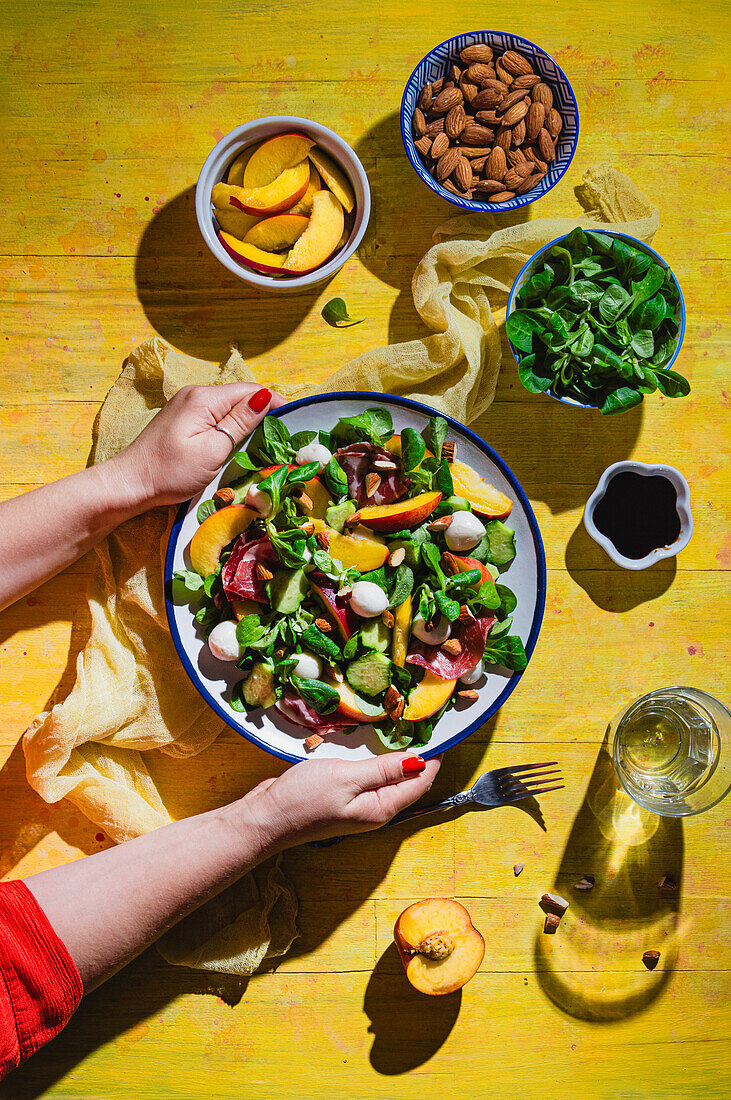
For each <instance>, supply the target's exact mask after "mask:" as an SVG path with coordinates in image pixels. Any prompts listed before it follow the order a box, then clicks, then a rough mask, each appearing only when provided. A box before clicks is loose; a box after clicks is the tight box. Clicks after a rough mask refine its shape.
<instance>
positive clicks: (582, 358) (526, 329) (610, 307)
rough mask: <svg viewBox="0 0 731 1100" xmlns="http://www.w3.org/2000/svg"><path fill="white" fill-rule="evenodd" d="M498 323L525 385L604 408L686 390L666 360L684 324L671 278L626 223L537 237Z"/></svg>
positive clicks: (571, 401)
mask: <svg viewBox="0 0 731 1100" xmlns="http://www.w3.org/2000/svg"><path fill="white" fill-rule="evenodd" d="M506 331H507V336H508V340H509V342H510V347H511V350H512V352H513V355H514V356H515V359H516V361H517V363H518V374H519V376H520V380H521V382H522V383H523V385H524V386H525V388H526V389H527V390H528V391H529V392H530V393H545V394H547V395H548V396H549V397H553V398H555V399H556V400H557V401H562V402H563V403H564V404H567V405H575V406H578V407H580V408H586V409H598V410H599V411H600V412H602V413H605V414H607V413H618V412H624V411H626V410H627V409H631V408H633V407H634V406H635V405H639V404H640V402H641V401H642V400H643V399H644V397H645V394H650V393H654V392H655V391H656V390H657V391H659V392H660V393H661V394H663V395H664V396H665V397H685V396H687V394H688V393H689V392H690V384H689V383H688V381H687V379H686V378H684V377H683V375H681V374H679V373H678V372H677V371H674V370H672V369H671V368H672V365H673V363H674V362H675V360H676V359H677V357H678V353H679V352H680V347H681V344H682V342H683V336H684V334H685V303H684V301H683V295H682V292H681V290H680V285H679V283H678V280H677V279H676V278H675V275H674V274H673V272H672V271H671V270H670V267H669V266H668V264H667V263H666V262H665V260H663V258H662V257H661V256H659V255H658V254H657V252H655V251H654V249H652V248H650V246H649V245H647V244H645V243H644V242H643V241H639V240H636V239H635V238H634V237H629V236H627V234H625V233H615V232H612V231H611V230H608V229H587V230H584V229H580V228H579V229H574V230H572V232H571V233H568V234H567V235H566V236H564V237H557V238H556V240H555V241H550V242H549V243H548V244H547V245H544V246H543V248H541V249H540V250H539V251H538V252H536V254H535V256H532V257H531V259H530V260H529V261H528V263H527V264H525V266H524V267H523V268H522V270H521V271H520V272H519V274H518V277H517V278H516V280H515V282H514V283H513V287H512V290H511V291H510V297H509V298H508V308H507V320H506Z"/></svg>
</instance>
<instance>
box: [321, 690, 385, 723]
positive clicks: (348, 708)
mask: <svg viewBox="0 0 731 1100" xmlns="http://www.w3.org/2000/svg"><path fill="white" fill-rule="evenodd" d="M332 686H333V687H334V688H335V690H336V691H337V692H338V694H339V695H340V703H339V705H338V708H337V710H336V711H335V713H336V714H337V716H338V717H339V718H353V719H357V721H358V722H380V721H381V720H382V719H383V718H385V717H386V712H385V710H381V708H380V707H377V706H375V705H373V706H370V707H368V710H364V709H363V707H362V706H361V704H360V703H359V702H358V700H357V699H356V697H355V695H354V694H353V689H352V688H351V687H350V685H349V684H347V683H346V682H345V681H344V680H343V682H342V683H341V684H333V685H332ZM366 706H367V704H366Z"/></svg>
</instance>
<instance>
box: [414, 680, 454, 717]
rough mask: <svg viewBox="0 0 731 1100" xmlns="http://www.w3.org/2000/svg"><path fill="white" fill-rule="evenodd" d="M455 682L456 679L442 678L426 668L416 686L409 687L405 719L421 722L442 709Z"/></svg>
mask: <svg viewBox="0 0 731 1100" xmlns="http://www.w3.org/2000/svg"><path fill="white" fill-rule="evenodd" d="M456 683H457V681H456V680H443V679H442V678H441V676H437V675H436V673H434V672H431V671H430V670H429V669H427V670H426V672H425V673H424V676H423V678H422V679H421V680H420V681H419V683H418V684H417V685H416V687H414V688H412V689H411V692H410V694H409V701H408V703H407V704H406V709H405V710H404V718H405V719H406V721H407V722H421V720H422V719H423V718H431V716H432V714H436V713H437V711H438V710H441V709H442V707H443V706H444V704H445V703H446V701H447V699H448V698H449V696H450V695H451V694H452V692H453V691H454V687H455V684H456Z"/></svg>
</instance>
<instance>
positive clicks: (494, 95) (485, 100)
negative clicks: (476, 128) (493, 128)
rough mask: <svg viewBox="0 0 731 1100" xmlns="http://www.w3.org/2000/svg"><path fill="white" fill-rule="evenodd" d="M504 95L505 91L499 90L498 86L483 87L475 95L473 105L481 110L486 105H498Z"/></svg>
mask: <svg viewBox="0 0 731 1100" xmlns="http://www.w3.org/2000/svg"><path fill="white" fill-rule="evenodd" d="M503 96H504V92H499V91H498V90H497V88H482V89H481V90H480V91H479V92H478V93H477V95H476V96H475V98H474V100H473V103H472V106H473V107H476V108H477V109H478V110H480V111H481V110H483V109H484V108H486V107H488V108H489V107H497V106H498V104H499V103H500V102H501V101H502V99H503Z"/></svg>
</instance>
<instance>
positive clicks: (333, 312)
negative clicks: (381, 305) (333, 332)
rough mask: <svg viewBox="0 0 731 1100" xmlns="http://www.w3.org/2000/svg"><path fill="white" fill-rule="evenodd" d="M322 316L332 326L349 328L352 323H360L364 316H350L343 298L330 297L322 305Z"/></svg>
mask: <svg viewBox="0 0 731 1100" xmlns="http://www.w3.org/2000/svg"><path fill="white" fill-rule="evenodd" d="M322 318H323V320H324V321H327V323H328V325H330V326H331V327H332V328H350V327H351V326H352V325H360V324H361V323H362V322H363V321H365V317H351V316H350V314H349V313H348V307H347V305H346V304H345V300H344V299H343V298H331V299H330V301H329V302H327V303H326V304H325V305H324V306H323V307H322Z"/></svg>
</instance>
